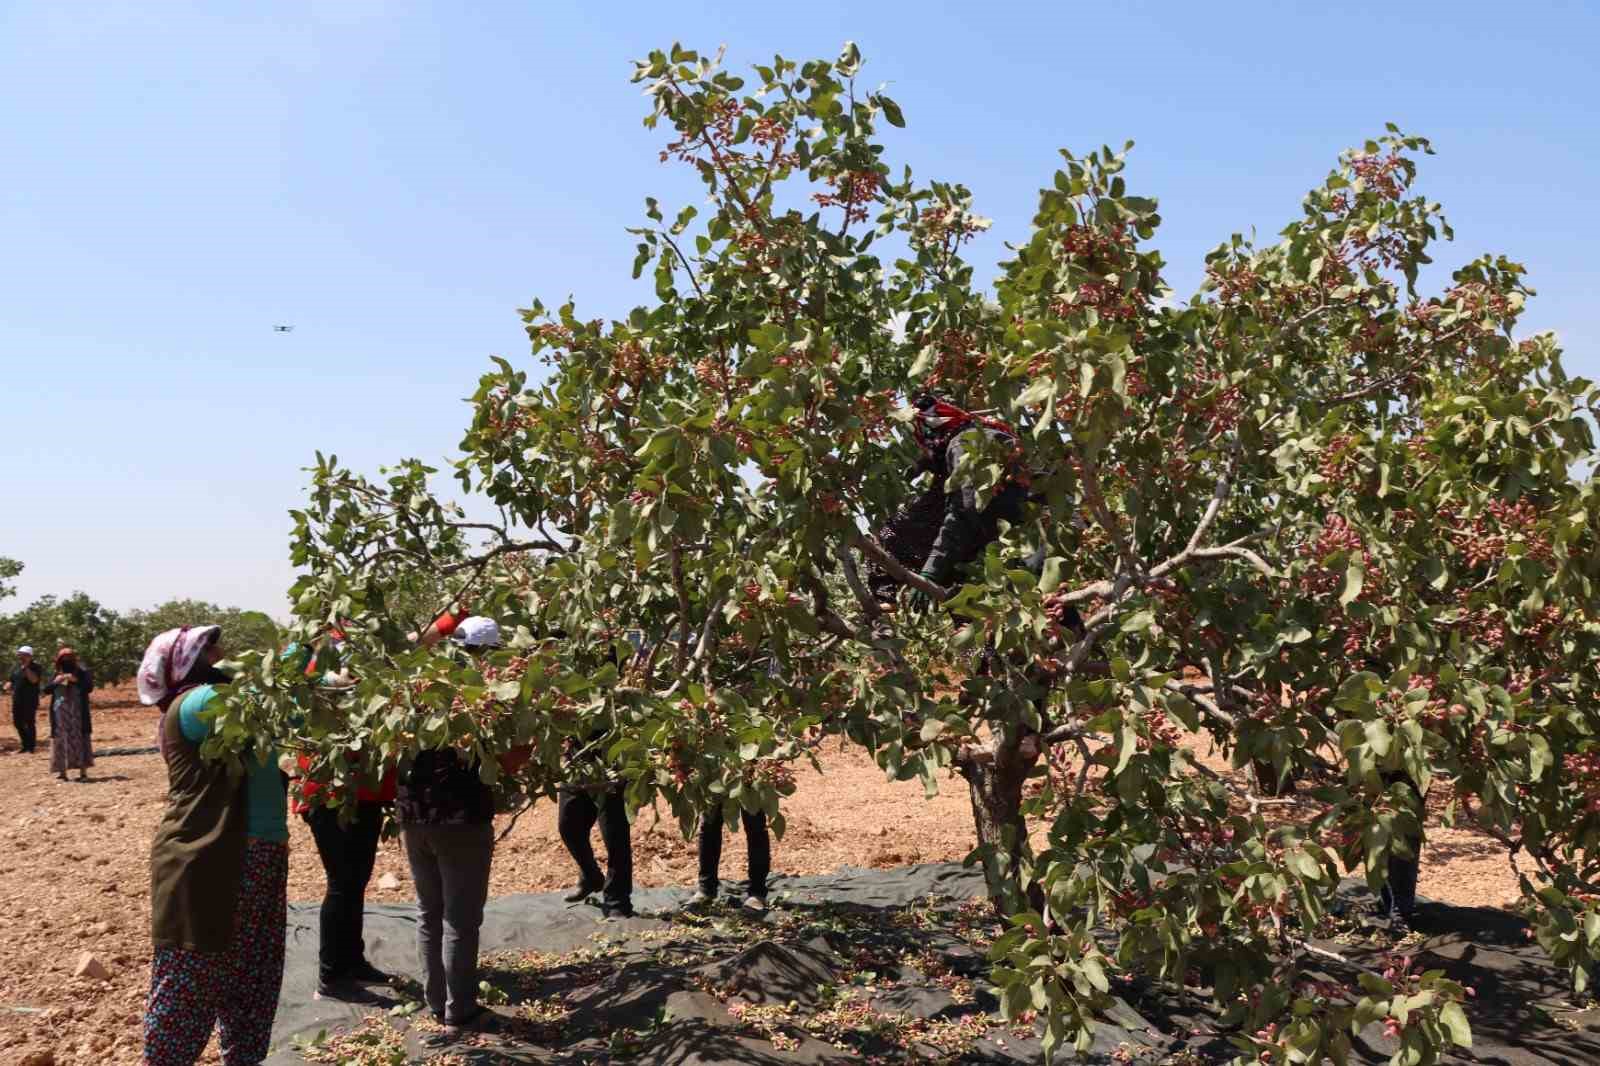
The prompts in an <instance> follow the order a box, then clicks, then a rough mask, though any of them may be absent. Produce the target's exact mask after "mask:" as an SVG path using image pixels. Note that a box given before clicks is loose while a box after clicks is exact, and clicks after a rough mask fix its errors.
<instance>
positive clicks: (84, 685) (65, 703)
mask: <svg viewBox="0 0 1600 1066" xmlns="http://www.w3.org/2000/svg"><path fill="white" fill-rule="evenodd" d="M44 691H45V692H48V693H50V769H51V771H53V772H54V773H55V775H56V776H57V777H59V778H61V780H63V781H65V780H66V779H67V771H68V770H76V771H78V780H79V781H87V780H88V779H89V767H91V766H93V765H94V748H93V744H92V741H91V736H90V734H91V732H92V730H91V728H90V723H89V693H91V692H93V691H94V675H93V674H91V673H90V672H89V670H88V668H87V667H84V666H82V665H81V664H79V662H78V653H77V652H75V651H73V650H72V649H71V648H62V649H61V650H60V651H58V652H56V672H55V674H54V676H52V677H51V678H50V680H49V682H48V683H46V684H45V686H44Z"/></svg>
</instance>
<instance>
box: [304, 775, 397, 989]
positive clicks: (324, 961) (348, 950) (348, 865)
mask: <svg viewBox="0 0 1600 1066" xmlns="http://www.w3.org/2000/svg"><path fill="white" fill-rule="evenodd" d="M305 818H306V824H307V825H309V826H310V827H311V836H312V838H313V839H314V840H316V842H317V854H318V856H320V857H321V859H322V869H323V871H324V872H325V873H326V874H327V875H328V891H327V894H326V895H324V896H323V897H322V915H321V917H322V923H321V924H322V948H321V951H320V953H319V955H318V963H319V968H318V976H319V977H320V978H321V979H322V980H323V981H324V982H329V981H337V980H338V979H339V978H341V977H343V976H345V975H346V974H347V973H349V972H350V971H351V970H352V969H353V968H354V967H356V966H359V965H360V964H361V962H362V960H363V959H364V958H365V957H366V946H365V945H364V944H363V943H362V939H361V915H362V910H363V908H364V907H365V906H366V897H367V882H368V881H370V880H372V865H373V863H374V862H375V861H376V860H377V857H378V836H379V834H380V833H381V832H382V831H383V806H382V805H381V804H377V803H362V804H360V805H358V806H357V807H356V815H355V818H354V819H353V820H352V821H351V822H350V824H349V825H340V824H339V812H338V810H336V809H334V808H331V807H313V808H312V809H311V810H310V812H308V813H307V814H306V816H305Z"/></svg>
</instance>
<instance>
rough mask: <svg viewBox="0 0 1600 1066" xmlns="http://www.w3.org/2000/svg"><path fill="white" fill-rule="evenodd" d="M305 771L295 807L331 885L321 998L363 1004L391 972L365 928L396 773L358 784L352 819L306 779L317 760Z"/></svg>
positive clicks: (323, 932) (335, 681)
mask: <svg viewBox="0 0 1600 1066" xmlns="http://www.w3.org/2000/svg"><path fill="white" fill-rule="evenodd" d="M340 643H341V642H340V641H339V639H338V637H337V635H335V636H334V637H333V638H332V639H331V640H330V644H331V645H332V646H333V647H334V648H335V649H337V648H338V647H339V646H340ZM317 670H318V666H317V657H316V656H315V655H313V656H312V657H311V661H310V662H309V663H307V664H306V673H307V674H308V675H311V674H315V673H316V672H317ZM322 683H323V684H327V685H330V686H335V687H339V686H343V685H347V684H353V682H350V681H349V679H348V677H345V676H340V677H335V676H333V675H325V676H324V678H323V682H322ZM352 761H353V757H352ZM299 767H300V774H301V783H300V786H299V788H298V789H297V790H296V794H295V798H294V809H295V812H296V813H297V814H299V815H300V816H301V817H302V818H304V819H305V822H306V825H307V827H309V828H310V830H311V838H312V839H313V840H314V841H316V844H317V856H318V857H319V858H320V859H321V860H322V870H323V873H324V874H325V875H326V876H327V881H328V888H327V891H326V892H325V893H324V894H323V897H322V910H321V912H320V914H319V919H320V921H319V926H318V931H319V935H320V940H319V946H318V952H317V996H318V997H319V998H321V999H339V1000H351V1001H355V1000H362V999H365V998H366V994H365V993H364V992H363V991H362V989H361V986H362V985H363V984H383V983H385V982H387V981H388V980H389V975H388V974H386V973H384V972H383V971H382V970H380V969H378V968H377V967H376V966H374V965H372V963H371V962H369V961H367V954H366V943H365V940H364V939H363V936H362V927H363V924H364V922H363V918H364V914H365V910H366V898H367V885H368V883H369V882H371V880H372V868H373V866H374V864H375V863H376V861H377V857H378V838H379V836H380V835H381V834H382V832H383V823H384V819H385V818H386V817H387V812H388V809H389V807H390V806H391V805H392V804H393V803H394V800H395V794H396V780H395V773H394V770H393V768H390V769H389V770H388V772H386V773H385V774H384V775H383V778H382V780H380V781H378V782H376V783H375V784H372V785H371V786H370V787H369V786H368V785H367V784H364V783H363V784H357V786H356V805H355V812H354V813H353V814H352V815H351V816H350V817H349V818H341V813H342V812H341V810H340V807H341V804H340V800H339V797H338V796H337V795H336V794H333V793H330V794H328V795H326V796H325V795H323V786H322V785H320V784H318V783H317V782H315V781H312V780H310V778H309V777H307V776H305V775H307V774H308V773H309V771H310V770H311V757H310V756H309V755H301V756H300V757H299Z"/></svg>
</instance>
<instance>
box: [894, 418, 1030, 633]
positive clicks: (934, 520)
mask: <svg viewBox="0 0 1600 1066" xmlns="http://www.w3.org/2000/svg"><path fill="white" fill-rule="evenodd" d="M916 408H917V412H916V416H915V420H914V421H913V423H912V427H913V430H914V432H915V434H916V438H917V447H918V449H919V450H920V451H921V453H922V454H921V458H920V459H919V460H918V462H917V464H916V465H915V466H914V467H912V468H911V470H909V471H908V472H907V478H908V480H915V479H916V478H918V477H921V476H922V475H923V474H925V473H926V474H932V475H933V477H932V479H931V482H930V483H929V485H928V487H927V488H926V489H924V490H923V491H922V492H921V494H919V495H918V496H917V498H916V499H914V500H912V501H911V502H910V503H909V504H907V505H906V506H905V507H902V508H901V509H900V510H899V511H898V512H896V513H895V515H894V516H893V517H892V518H890V519H889V521H888V522H886V523H884V525H883V526H882V528H881V529H879V531H878V540H879V541H880V542H881V543H882V544H883V546H884V547H885V548H886V549H888V551H889V554H891V555H893V556H894V557H895V559H896V560H897V561H898V562H899V563H900V564H901V565H903V566H905V567H906V568H907V569H910V570H915V571H917V572H919V573H920V574H921V576H923V577H925V578H927V579H928V580H929V581H932V582H933V583H934V584H936V585H948V584H949V583H950V581H951V579H953V578H954V577H955V576H956V575H957V572H958V570H959V569H960V568H961V567H963V566H965V565H966V564H968V563H970V562H972V561H973V560H974V559H976V558H977V557H978V556H979V555H980V554H981V553H982V552H983V549H984V548H986V547H988V546H989V545H990V544H992V543H993V542H994V541H995V539H996V538H998V537H999V536H1000V522H1001V521H1002V520H1004V521H1006V522H1012V523H1015V522H1020V521H1021V520H1022V517H1023V507H1024V505H1025V504H1026V503H1027V501H1028V489H1027V487H1026V485H1025V484H1024V483H1023V480H1022V479H1021V478H1020V477H1016V476H1013V477H1011V478H1010V479H1008V480H1007V481H1006V483H1005V484H1004V485H1002V486H1001V487H1000V489H999V490H998V491H997V492H996V493H995V494H994V496H993V498H992V499H990V501H989V503H988V504H987V505H986V506H984V507H981V508H980V507H979V506H978V494H977V490H976V489H975V488H973V487H972V486H971V485H970V484H969V485H962V486H960V488H958V489H957V490H956V491H955V492H948V491H946V488H945V484H946V482H947V481H948V479H949V477H950V474H951V472H952V471H953V470H955V469H956V467H957V466H959V465H960V463H961V459H962V457H963V456H964V455H965V454H966V453H967V452H968V451H969V450H971V449H972V448H974V447H976V446H978V444H979V442H980V439H981V438H982V437H984V436H988V437H989V438H991V439H993V440H997V441H1000V442H1002V443H1005V444H1014V443H1015V441H1016V437H1015V434H1013V433H1012V432H1011V430H1010V429H1008V428H1007V427H1006V426H1005V425H1003V424H1002V423H1000V422H997V421H995V420H993V419H983V418H979V417H978V416H976V415H972V414H969V413H968V412H966V411H963V410H962V409H961V408H959V407H956V406H954V405H953V404H949V403H946V402H944V401H943V400H939V399H937V398H935V397H931V396H924V397H920V398H919V399H918V400H917V401H916ZM1035 555H1036V556H1038V558H1037V559H1033V560H1029V563H1031V564H1032V566H1033V567H1034V568H1035V569H1037V568H1038V566H1039V565H1040V564H1042V563H1043V552H1042V549H1041V550H1040V551H1038V552H1035ZM1024 565H1029V564H1024ZM869 574H870V576H869V580H868V583H869V585H870V586H871V587H872V590H873V593H874V595H875V596H877V597H878V598H879V599H880V600H882V601H884V602H891V601H893V599H894V597H895V592H896V590H897V585H898V582H896V581H895V579H894V577H892V576H891V575H890V574H888V573H887V572H886V571H884V570H883V569H881V568H880V567H878V566H876V565H870V566H869Z"/></svg>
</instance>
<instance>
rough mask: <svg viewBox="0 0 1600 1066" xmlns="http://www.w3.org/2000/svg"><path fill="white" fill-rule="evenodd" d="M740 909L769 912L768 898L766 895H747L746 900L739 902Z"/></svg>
mask: <svg viewBox="0 0 1600 1066" xmlns="http://www.w3.org/2000/svg"><path fill="white" fill-rule="evenodd" d="M739 909H740V910H742V911H745V912H746V913H749V914H765V913H767V898H766V897H765V896H746V897H745V898H744V902H743V903H741V904H739Z"/></svg>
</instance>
